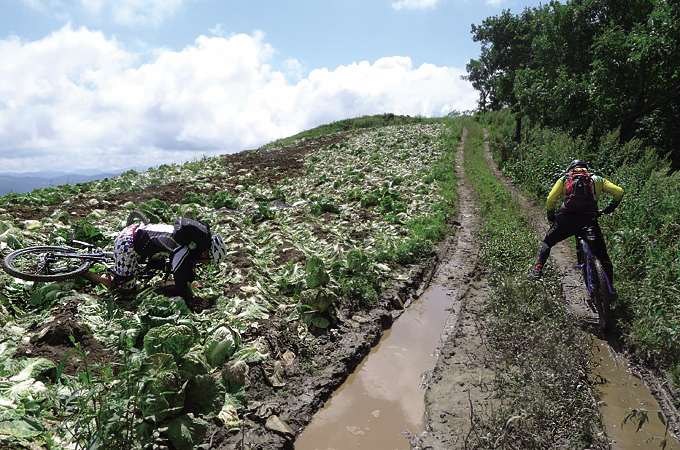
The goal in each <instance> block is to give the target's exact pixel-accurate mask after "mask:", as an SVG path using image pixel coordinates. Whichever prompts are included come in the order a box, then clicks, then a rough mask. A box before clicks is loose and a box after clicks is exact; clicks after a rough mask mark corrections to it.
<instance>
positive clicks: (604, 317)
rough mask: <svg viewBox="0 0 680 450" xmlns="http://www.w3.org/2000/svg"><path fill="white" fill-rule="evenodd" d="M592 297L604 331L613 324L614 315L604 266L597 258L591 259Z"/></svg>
mask: <svg viewBox="0 0 680 450" xmlns="http://www.w3.org/2000/svg"><path fill="white" fill-rule="evenodd" d="M593 272H594V273H593V297H594V300H595V307H596V308H597V315H598V316H599V317H600V324H602V329H603V331H604V332H605V333H608V332H609V330H611V329H612V327H613V326H614V317H613V314H612V309H611V301H610V300H611V299H610V295H611V294H610V293H609V287H608V286H607V279H606V277H605V273H604V268H603V267H602V263H601V262H600V261H599V260H598V259H593Z"/></svg>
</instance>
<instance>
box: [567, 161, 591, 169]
mask: <svg viewBox="0 0 680 450" xmlns="http://www.w3.org/2000/svg"><path fill="white" fill-rule="evenodd" d="M577 167H583V168H584V169H586V170H588V164H586V162H585V161H583V160H580V159H575V160H573V161H572V162H570V163H569V165H568V166H567V172H571V171H572V170H574V169H575V168H577Z"/></svg>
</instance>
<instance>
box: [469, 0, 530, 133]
mask: <svg viewBox="0 0 680 450" xmlns="http://www.w3.org/2000/svg"><path fill="white" fill-rule="evenodd" d="M536 25H537V23H536V21H535V17H534V10H532V9H529V8H527V9H525V11H524V13H523V14H522V15H521V16H515V15H513V14H511V13H510V10H504V11H503V13H502V14H501V15H500V16H494V17H489V18H487V19H486V20H484V21H483V22H482V24H481V25H480V26H476V25H474V24H473V25H472V35H473V38H472V39H473V41H475V42H480V43H481V45H482V54H481V56H480V58H479V59H478V60H474V59H473V60H471V61H470V62H469V63H468V64H467V70H468V76H467V77H466V79H467V80H469V81H470V82H471V83H472V85H473V86H474V87H475V88H476V89H478V90H479V91H480V105H479V106H480V108H482V109H483V110H486V108H487V106H488V107H489V109H491V110H498V109H501V108H504V107H510V108H512V110H513V112H515V113H517V116H516V117H517V127H516V131H517V133H516V135H517V136H516V137H517V139H519V132H520V131H521V117H522V111H521V109H518V108H517V105H518V100H517V96H516V95H515V89H514V86H515V76H516V73H517V72H518V71H519V70H522V69H524V68H526V67H527V65H528V64H529V62H530V61H531V44H532V41H533V38H534V34H535V26H536Z"/></svg>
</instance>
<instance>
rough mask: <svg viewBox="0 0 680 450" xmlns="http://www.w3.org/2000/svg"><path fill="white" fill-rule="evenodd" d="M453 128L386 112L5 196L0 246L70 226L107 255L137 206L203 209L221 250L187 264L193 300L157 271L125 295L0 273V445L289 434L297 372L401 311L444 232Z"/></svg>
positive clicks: (51, 241) (86, 445)
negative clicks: (286, 416)
mask: <svg viewBox="0 0 680 450" xmlns="http://www.w3.org/2000/svg"><path fill="white" fill-rule="evenodd" d="M459 137H460V126H459V125H458V124H457V123H455V122H453V121H450V120H448V119H441V120H424V119H419V118H407V117H395V116H391V115H385V116H379V117H375V118H363V119H356V120H353V121H342V122H339V123H335V124H331V125H328V126H325V127H320V128H318V129H315V130H310V132H307V133H303V134H301V135H298V136H295V137H293V138H289V139H286V140H281V141H277V142H273V143H271V144H269V145H267V146H265V147H263V148H260V149H257V150H251V151H243V152H240V153H238V154H233V155H223V156H218V157H209V158H208V157H205V158H202V159H199V160H195V161H191V162H188V163H185V164H182V165H177V164H164V165H160V166H158V167H156V168H152V169H149V170H148V171H146V172H142V173H137V172H135V171H129V172H126V173H124V174H122V175H121V176H118V177H115V178H109V179H105V180H101V181H94V182H88V183H83V184H77V185H74V186H68V185H66V186H59V187H54V188H47V189H38V190H36V191H33V192H31V193H28V194H9V195H7V196H4V197H0V252H1V253H2V256H5V255H7V254H8V253H9V252H10V251H12V250H14V249H18V248H22V247H27V246H33V245H64V244H65V243H66V239H67V236H68V234H69V231H74V232H75V238H76V239H80V240H84V241H88V242H90V243H93V244H95V245H97V246H100V247H101V248H104V249H110V248H111V244H112V242H113V239H114V238H115V237H116V235H117V234H118V232H119V231H120V230H121V229H122V228H123V227H124V226H125V221H126V219H127V217H128V215H129V213H130V211H133V210H139V211H142V212H144V213H145V214H146V215H147V216H148V217H149V218H150V219H151V221H152V222H158V223H172V222H173V221H174V219H175V218H176V217H178V216H184V217H193V218H196V219H199V220H201V221H203V222H205V223H207V224H209V225H210V226H211V229H212V231H213V233H221V234H222V236H223V237H224V238H225V241H226V242H227V244H228V246H229V250H230V251H229V255H228V258H227V262H226V264H222V265H221V266H220V267H217V268H216V267H211V266H205V267H199V270H198V274H197V275H198V276H197V281H196V282H195V283H194V286H193V289H194V292H195V294H196V295H197V296H200V297H202V298H204V299H207V300H208V301H209V304H210V306H209V307H207V308H205V309H202V310H191V309H189V308H188V307H187V305H185V303H184V301H183V300H181V298H179V297H173V296H172V295H171V292H172V291H171V290H170V289H169V288H168V286H166V285H165V284H166V283H165V282H164V279H163V276H162V274H160V275H158V276H157V277H156V278H154V279H152V280H150V281H146V282H144V283H143V284H141V285H140V286H139V288H138V290H137V291H136V292H135V293H134V294H133V295H130V296H121V295H119V294H114V293H111V292H109V291H107V290H106V289H105V288H104V287H102V286H93V285H92V284H90V283H89V282H87V281H85V280H84V279H80V278H79V279H73V280H68V281H63V282H57V283H48V284H46V283H37V282H25V281H22V280H18V279H14V278H12V277H10V276H8V275H7V274H5V273H4V272H0V301H1V302H2V310H1V311H0V326H2V333H1V335H0V449H5V448H7V449H9V448H11V449H36V448H45V449H67V448H68V449H104V448H115V449H141V448H144V449H152V448H168V449H180V450H184V449H195V448H206V449H207V448H242V447H243V448H248V447H247V446H245V445H243V442H244V440H247V439H248V435H249V433H254V431H253V430H254V427H259V428H258V429H259V430H260V431H258V433H260V434H266V433H273V434H275V435H277V436H279V437H281V439H282V440H283V441H285V442H290V441H291V440H292V439H293V436H294V434H295V433H296V432H297V431H298V430H297V429H296V428H295V427H292V425H291V424H287V423H285V420H282V419H281V418H280V417H279V414H277V408H278V407H277V406H276V405H278V404H281V403H282V402H285V401H286V399H287V397H288V396H289V395H290V393H291V392H292V391H293V390H294V389H300V386H299V385H298V386H297V387H294V386H292V384H291V383H292V381H291V380H292V379H293V376H292V375H293V374H295V377H294V378H295V379H296V380H303V381H304V380H305V379H313V377H315V376H317V375H319V374H320V373H322V372H323V371H324V369H325V368H326V366H327V365H328V364H329V361H328V358H327V356H328V355H327V353H325V350H324V349H326V348H331V347H337V346H339V345H342V344H341V342H342V339H343V338H342V335H343V333H345V331H346V330H348V329H352V328H357V327H358V326H359V325H358V324H361V323H362V321H366V319H365V318H366V317H370V315H369V314H368V312H370V311H374V310H376V309H385V308H387V310H388V312H389V309H390V308H394V307H399V305H396V306H395V303H394V302H393V301H391V302H390V303H389V304H388V306H386V303H385V298H384V295H383V294H384V293H385V292H386V290H387V289H389V288H390V286H393V285H394V284H395V283H400V282H405V281H408V280H409V278H410V277H413V274H412V273H411V272H410V271H409V270H408V268H409V267H411V266H412V265H413V264H416V263H419V262H421V261H423V260H425V259H427V258H429V257H431V256H432V255H433V251H434V248H435V244H436V243H437V242H438V241H439V240H441V239H442V237H443V235H444V234H445V233H446V230H447V223H448V221H449V219H450V218H451V216H452V214H453V213H454V209H455V205H454V203H453V200H452V199H451V198H450V197H451V196H450V195H449V194H447V195H445V194H444V192H445V191H443V190H442V186H444V185H445V184H447V183H452V182H455V180H453V181H452V179H451V176H452V175H451V172H452V171H451V170H450V164H451V162H450V161H451V160H450V159H449V158H450V154H449V153H450V150H451V149H453V147H454V146H455V143H456V142H457V140H458V139H459ZM92 270H96V271H100V272H103V271H105V268H104V267H103V266H95V267H93V269H92ZM166 294H167V295H166ZM303 381H296V383H298V384H299V383H302V382H303ZM310 389H311V388H310ZM313 392H314V391H313V390H310V393H312V394H310V395H313ZM294 428H295V429H294ZM262 442H264V441H262ZM239 445H240V446H239Z"/></svg>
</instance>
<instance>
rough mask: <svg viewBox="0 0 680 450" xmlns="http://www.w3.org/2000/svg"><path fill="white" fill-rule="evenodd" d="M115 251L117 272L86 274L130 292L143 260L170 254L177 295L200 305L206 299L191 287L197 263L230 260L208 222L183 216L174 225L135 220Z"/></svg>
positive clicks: (115, 244) (125, 229) (115, 247)
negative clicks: (141, 222) (144, 222)
mask: <svg viewBox="0 0 680 450" xmlns="http://www.w3.org/2000/svg"><path fill="white" fill-rule="evenodd" d="M113 254H114V268H113V275H111V274H98V273H94V272H85V273H84V274H83V277H85V278H86V279H87V280H89V281H92V282H94V283H101V284H103V285H104V286H106V287H107V288H109V289H115V290H117V291H119V292H121V293H123V294H127V293H130V292H132V291H133V290H134V288H135V285H136V278H137V273H138V271H139V262H140V260H141V259H143V258H153V257H154V256H157V255H168V256H169V264H168V266H169V267H167V268H166V269H167V270H168V272H171V273H172V274H173V278H174V281H175V290H176V293H177V295H178V296H180V297H182V298H183V299H184V300H185V301H186V302H187V303H188V304H189V305H190V306H199V305H202V303H203V302H202V300H201V299H200V298H197V297H193V293H192V292H191V289H190V287H189V283H191V282H193V281H194V280H195V279H196V273H195V267H196V264H213V265H219V264H220V263H221V262H223V261H224V260H225V259H226V256H227V246H226V244H225V243H224V241H223V239H222V236H221V235H219V234H216V235H212V233H211V232H210V228H209V227H208V226H207V225H205V224H203V223H201V222H198V221H196V220H193V219H188V218H185V217H180V218H178V219H177V220H176V221H175V223H174V224H173V225H165V224H154V223H150V224H140V223H134V224H132V225H130V226H128V227H126V228H124V229H123V230H122V231H121V232H120V234H119V235H118V237H117V238H116V239H115V241H114V243H113Z"/></svg>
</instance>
